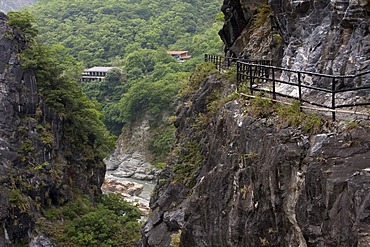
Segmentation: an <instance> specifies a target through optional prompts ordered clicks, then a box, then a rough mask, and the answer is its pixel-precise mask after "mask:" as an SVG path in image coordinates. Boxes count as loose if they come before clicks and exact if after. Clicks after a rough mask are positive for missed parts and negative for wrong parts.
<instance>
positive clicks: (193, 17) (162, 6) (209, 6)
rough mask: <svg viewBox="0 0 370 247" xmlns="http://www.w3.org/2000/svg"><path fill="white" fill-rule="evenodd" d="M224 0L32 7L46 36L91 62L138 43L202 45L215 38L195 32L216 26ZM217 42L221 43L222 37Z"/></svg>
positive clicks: (48, 2) (112, 0)
mask: <svg viewBox="0 0 370 247" xmlns="http://www.w3.org/2000/svg"><path fill="white" fill-rule="evenodd" d="M221 3H222V1H221V0H208V1H202V0H187V1H180V0H172V1H168V0H158V1H150V0H135V1H133V0H107V1H100V0H92V1H91V0H90V1H88V0H75V1H73V2H72V3H71V1H66V0H64V1H61V0H39V1H38V2H37V3H36V4H35V5H34V6H32V7H30V10H31V12H33V13H34V15H35V16H36V17H37V18H38V19H39V20H40V27H39V29H40V33H41V38H42V40H43V41H44V42H46V43H50V44H54V43H62V44H63V45H64V46H66V47H67V48H70V49H71V52H70V54H71V55H73V56H75V57H76V58H78V59H79V60H81V61H84V62H85V64H86V65H87V66H91V65H108V64H114V65H119V62H120V60H121V59H122V58H124V57H126V55H128V54H129V53H130V46H131V47H132V45H133V44H135V45H136V47H137V46H139V47H141V48H146V49H158V48H161V47H165V49H179V50H189V51H190V54H192V53H194V52H195V50H196V49H197V47H196V45H202V43H203V44H206V43H211V42H199V39H197V40H195V42H194V40H193V39H194V37H193V36H194V34H200V33H204V32H205V31H206V30H207V29H209V28H211V26H212V23H214V21H215V19H216V15H217V13H218V12H219V9H220V6H221ZM218 29H219V28H218ZM217 31H218V30H217ZM211 39H213V37H212V38H211ZM217 44H218V46H219V49H221V42H220V40H219V39H218V43H217ZM134 47H135V46H134ZM198 48H199V47H198ZM135 50H136V49H135ZM131 51H132V49H131ZM201 52H202V53H204V52H207V51H206V50H203V51H201ZM117 63H118V64H117Z"/></svg>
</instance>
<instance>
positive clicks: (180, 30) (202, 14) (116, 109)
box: [29, 0, 222, 162]
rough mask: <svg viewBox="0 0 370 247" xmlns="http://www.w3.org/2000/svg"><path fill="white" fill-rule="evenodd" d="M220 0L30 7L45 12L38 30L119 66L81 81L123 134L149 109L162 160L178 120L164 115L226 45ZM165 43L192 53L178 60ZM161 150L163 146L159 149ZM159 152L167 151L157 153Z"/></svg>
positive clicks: (77, 52)
mask: <svg viewBox="0 0 370 247" xmlns="http://www.w3.org/2000/svg"><path fill="white" fill-rule="evenodd" d="M221 3H222V1H221V0H207V1H201V0H187V1H180V0H173V1H168V0H158V1H149V0H139V1H132V0H108V1H104V2H102V1H98V0H93V1H87V0H76V1H73V3H71V2H70V1H67V0H62V1H60V0H39V1H38V3H37V4H36V5H34V6H32V7H30V8H29V11H31V12H32V13H34V14H35V16H36V17H37V19H38V20H39V23H40V25H39V30H40V38H41V40H42V41H43V42H45V43H51V44H57V43H61V44H63V45H64V46H65V47H67V49H68V54H70V55H72V56H74V57H75V58H77V59H78V60H79V61H81V62H82V63H83V64H84V65H85V67H90V66H105V65H109V66H118V67H120V68H121V69H122V72H123V73H122V74H120V75H117V74H110V75H109V76H108V77H107V78H106V79H105V80H104V81H102V82H97V81H96V82H90V83H86V84H83V85H82V88H83V90H84V92H86V93H87V95H88V96H89V97H90V98H92V99H94V100H97V101H98V102H99V103H100V104H101V107H102V110H103V112H104V116H103V122H104V123H105V124H106V126H107V127H108V129H109V130H110V132H111V133H113V134H115V135H119V134H120V132H121V129H122V127H123V126H125V125H132V123H134V122H135V121H137V120H139V121H140V120H141V119H142V118H143V116H145V115H146V114H148V113H150V114H151V116H152V117H154V119H153V121H152V122H151V124H152V127H153V126H155V128H161V129H162V133H163V135H164V136H161V135H160V134H159V132H158V130H156V129H155V128H154V129H153V131H152V133H151V136H152V138H155V139H156V140H151V141H150V143H149V144H148V147H149V149H150V151H151V152H152V154H153V159H154V160H155V161H158V162H163V161H164V158H165V151H163V150H166V152H167V150H169V145H170V143H172V142H173V140H169V138H170V137H171V138H173V128H172V127H171V126H168V125H167V124H165V123H163V126H161V124H160V122H161V121H162V120H164V118H163V116H165V115H171V114H172V111H173V102H174V100H175V98H176V97H177V94H178V91H179V89H180V88H181V87H182V82H183V80H186V79H187V78H188V76H189V72H190V71H192V70H193V69H194V68H195V66H196V64H198V63H200V62H202V60H203V56H204V53H206V52H208V53H220V52H221V50H222V42H221V40H220V38H219V36H218V31H219V30H220V28H221V25H222V21H216V19H219V20H221V19H222V17H220V16H222V15H220V12H219V9H220V6H221ZM167 50H187V51H189V54H190V55H191V56H192V59H190V60H188V61H185V62H184V63H182V64H180V63H178V61H177V60H176V59H174V58H172V57H171V56H170V55H168V54H167V52H166V51H167ZM161 150H162V151H161ZM159 157H161V158H159Z"/></svg>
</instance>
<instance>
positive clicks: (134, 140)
mask: <svg viewBox="0 0 370 247" xmlns="http://www.w3.org/2000/svg"><path fill="white" fill-rule="evenodd" d="M149 119H150V117H149V116H145V117H144V119H143V121H141V122H140V124H139V125H137V126H134V127H132V129H131V130H124V131H123V133H122V134H121V136H120V138H119V139H118V141H117V147H116V149H115V150H114V152H113V153H112V154H111V155H110V156H109V157H108V158H107V159H105V160H104V162H105V164H106V167H107V170H109V171H113V172H112V175H113V176H116V177H120V178H128V177H132V178H134V179H139V180H153V179H155V175H156V173H157V172H158V171H157V169H156V168H155V167H153V166H152V165H151V164H150V163H149V162H148V158H147V157H148V155H149V154H148V151H147V148H146V145H147V142H148V138H149V128H150V127H149Z"/></svg>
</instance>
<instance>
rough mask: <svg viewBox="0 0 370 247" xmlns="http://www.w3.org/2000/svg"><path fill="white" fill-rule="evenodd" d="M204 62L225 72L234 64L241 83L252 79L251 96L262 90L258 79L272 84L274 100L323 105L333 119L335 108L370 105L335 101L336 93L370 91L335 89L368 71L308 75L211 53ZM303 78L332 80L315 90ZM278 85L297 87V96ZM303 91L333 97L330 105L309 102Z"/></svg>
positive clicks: (311, 73)
mask: <svg viewBox="0 0 370 247" xmlns="http://www.w3.org/2000/svg"><path fill="white" fill-rule="evenodd" d="M205 60H206V61H210V62H213V63H214V64H215V65H216V67H217V68H218V69H219V70H220V71H221V70H222V68H225V67H226V68H229V67H230V66H231V65H230V63H235V65H236V68H237V81H238V83H240V82H244V80H245V79H246V78H249V84H250V85H249V87H250V90H251V94H253V91H260V90H262V89H258V88H253V84H254V80H255V79H258V78H259V79H264V80H266V81H267V82H272V92H270V93H272V95H273V99H276V95H284V96H286V97H292V98H295V99H298V100H299V101H301V102H306V103H309V104H313V105H316V106H321V107H324V108H327V109H331V111H332V118H333V120H335V109H336V108H343V107H353V106H360V105H361V106H364V105H370V102H366V103H350V104H348V103H347V104H336V98H335V96H336V94H338V93H343V92H355V91H359V90H363V89H370V85H369V86H365V85H363V86H360V87H351V88H344V89H343V88H341V89H338V88H337V87H336V86H337V85H338V84H337V83H338V80H343V79H354V78H357V77H360V76H363V75H366V74H370V70H367V71H364V72H361V73H358V74H354V75H333V74H323V73H317V72H309V71H303V70H294V69H288V68H282V67H277V66H273V65H272V61H271V60H248V59H244V58H235V57H227V56H221V55H212V54H205ZM225 62H226V64H225ZM225 65H226V66H225ZM270 70H271V72H272V73H271V75H272V78H270V77H269V75H270ZM276 71H280V72H290V73H294V74H296V76H297V77H293V78H296V80H297V81H295V80H294V81H293V82H291V81H290V79H289V81H284V80H279V79H276V78H275V72H276ZM302 75H308V76H317V77H320V78H328V79H330V87H329V85H328V87H316V86H313V85H309V84H305V83H302V82H304V79H303V81H302ZM289 77H290V76H289ZM276 83H281V84H285V85H291V86H294V87H298V97H297V96H291V95H289V94H284V93H281V92H276V90H275V86H276ZM302 88H306V89H310V90H315V91H321V92H325V93H328V94H331V106H328V105H324V104H322V103H319V102H312V101H310V100H307V98H304V96H303V95H302Z"/></svg>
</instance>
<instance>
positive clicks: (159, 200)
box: [143, 74, 370, 247]
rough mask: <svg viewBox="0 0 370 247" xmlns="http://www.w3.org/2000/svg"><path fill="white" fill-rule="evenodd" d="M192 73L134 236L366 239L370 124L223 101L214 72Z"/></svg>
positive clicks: (172, 240)
mask: <svg viewBox="0 0 370 247" xmlns="http://www.w3.org/2000/svg"><path fill="white" fill-rule="evenodd" d="M194 77H196V76H194ZM198 77H199V76H198ZM200 81H201V82H200V84H194V81H193V82H192V83H193V84H194V89H195V91H194V93H193V94H188V95H185V96H183V98H182V99H181V101H179V108H178V111H177V114H176V115H177V118H178V119H177V122H176V126H177V137H178V143H177V147H176V149H175V153H174V155H173V157H172V158H171V159H170V161H169V165H168V167H167V168H166V169H165V170H164V171H163V172H162V173H161V175H160V177H159V180H158V184H157V187H156V190H155V193H154V196H153V197H152V200H151V209H152V213H151V215H150V217H149V219H148V221H147V223H146V225H145V227H144V228H143V246H146V247H154V246H157V247H158V246H163V247H164V246H197V247H199V246H204V247H205V246H209V247H217V246H219V247H225V246H230V247H238V246H240V247H245V246H251V247H252V246H253V247H254V246H279V247H281V246H300V247H303V246H323V247H324V246H368V245H369V243H370V221H369V217H370V211H369V203H370V192H369V191H370V190H369V189H370V173H369V171H370V166H369V160H370V142H369V138H370V131H369V129H368V126H369V125H365V127H361V126H358V125H355V126H352V127H355V128H350V125H348V124H347V125H346V124H344V123H330V122H326V124H324V125H323V126H322V127H321V128H320V130H318V131H317V132H316V133H310V132H306V131H304V130H303V127H294V126H290V125H289V124H287V121H286V120H285V119H281V118H279V117H277V115H276V114H274V113H273V112H269V114H266V115H265V116H263V117H255V116H254V114H252V113H253V112H255V111H253V110H251V109H253V104H252V103H251V102H249V101H248V100H244V99H241V98H239V99H238V100H232V101H230V98H228V97H227V95H229V94H230V93H231V92H233V91H234V90H235V86H234V85H233V84H232V83H228V82H227V80H226V79H225V78H223V77H222V76H220V75H217V74H214V75H211V76H209V77H208V78H206V79H204V80H200ZM229 97H230V96H229ZM228 99H229V100H228ZM212 102H213V103H212ZM215 102H217V103H216V104H215ZM225 102H227V103H225ZM215 105H216V106H217V107H212V106H215ZM268 107H271V105H262V109H266V108H268Z"/></svg>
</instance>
